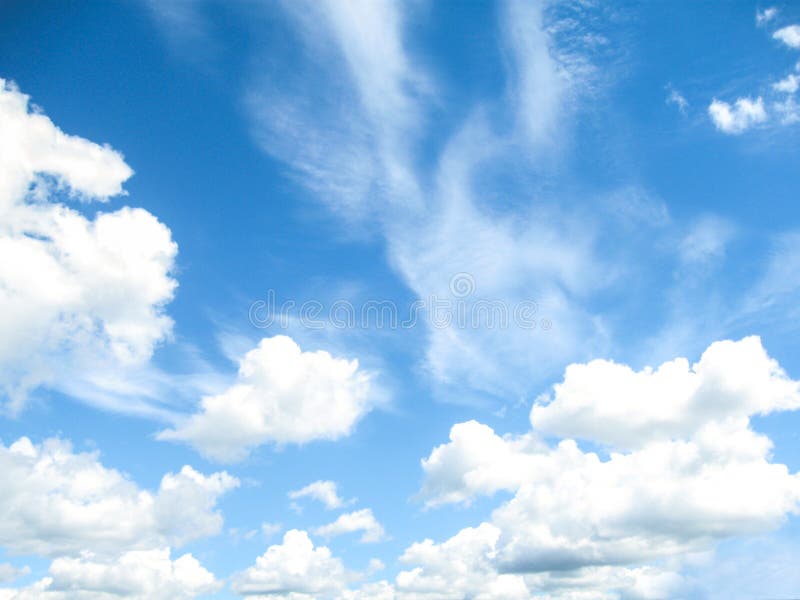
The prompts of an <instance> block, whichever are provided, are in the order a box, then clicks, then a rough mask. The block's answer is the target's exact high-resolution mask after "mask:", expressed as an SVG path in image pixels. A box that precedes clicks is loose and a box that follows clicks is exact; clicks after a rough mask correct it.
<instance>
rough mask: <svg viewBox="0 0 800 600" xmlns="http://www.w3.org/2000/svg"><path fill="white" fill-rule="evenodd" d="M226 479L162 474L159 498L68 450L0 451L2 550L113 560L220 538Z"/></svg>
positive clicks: (230, 482) (24, 446)
mask: <svg viewBox="0 0 800 600" xmlns="http://www.w3.org/2000/svg"><path fill="white" fill-rule="evenodd" d="M237 485H238V481H237V480H236V479H235V478H233V477H231V476H230V475H228V474H227V473H224V472H221V473H214V474H212V475H208V476H206V475H203V474H201V473H198V472H197V471H195V470H194V469H192V468H191V467H188V466H186V467H184V468H183V469H182V470H181V471H180V472H178V473H168V474H166V475H165V476H164V477H163V478H162V480H161V484H160V486H159V489H158V491H156V492H150V491H147V490H143V489H141V488H139V487H138V486H137V485H136V484H135V483H134V482H132V481H131V480H130V479H128V478H127V477H125V476H124V475H123V474H121V473H120V472H118V471H116V470H114V469H109V468H107V467H105V466H103V465H102V464H101V463H100V462H99V460H98V456H97V454H96V453H76V452H74V451H73V450H72V448H71V446H70V444H69V443H68V442H65V441H62V440H58V439H50V440H47V441H45V442H43V443H42V444H38V445H34V444H33V443H31V441H30V440H28V439H27V438H20V439H19V440H17V441H16V442H15V443H13V444H11V445H10V446H8V447H6V446H3V445H2V444H0V514H2V515H3V518H2V519H0V546H3V547H4V548H6V550H8V551H10V552H13V553H18V554H28V553H35V554H40V555H44V556H61V555H72V556H76V555H78V554H79V553H81V552H83V551H91V552H94V553H96V554H98V555H115V554H118V553H120V552H122V551H126V550H132V549H152V548H154V547H162V546H166V545H181V544H184V543H186V542H188V541H190V540H194V539H198V538H201V537H205V536H209V535H214V534H216V533H218V532H219V531H220V528H221V526H222V516H221V515H220V514H219V512H217V511H216V510H215V509H214V508H215V504H216V502H217V499H218V498H219V497H220V495H222V494H223V493H225V492H226V491H228V490H230V489H232V488H234V487H236V486H237Z"/></svg>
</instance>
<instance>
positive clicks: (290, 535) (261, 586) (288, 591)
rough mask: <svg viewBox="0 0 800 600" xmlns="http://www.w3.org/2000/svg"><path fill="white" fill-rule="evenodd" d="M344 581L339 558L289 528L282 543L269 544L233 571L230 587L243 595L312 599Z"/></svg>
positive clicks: (338, 587) (331, 591) (330, 592)
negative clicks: (252, 561) (241, 568)
mask: <svg viewBox="0 0 800 600" xmlns="http://www.w3.org/2000/svg"><path fill="white" fill-rule="evenodd" d="M347 581H348V579H347V574H346V572H345V568H344V565H343V564H342V561H341V560H340V559H338V558H335V557H334V556H332V554H331V551H330V550H329V549H328V548H326V547H325V546H320V547H317V548H315V547H314V543H313V542H312V541H311V539H310V538H309V537H308V534H307V533H306V532H305V531H300V530H297V529H292V530H290V531H287V532H286V533H285V534H284V536H283V543H282V544H276V545H274V546H270V547H269V548H268V549H267V551H266V552H265V553H264V554H263V555H262V556H259V557H258V558H257V559H256V563H255V565H253V566H252V567H250V568H248V569H246V570H244V571H242V572H240V573H237V574H235V575H234V576H233V578H232V583H231V588H232V589H233V591H234V592H237V593H238V594H241V595H243V596H258V595H262V596H267V597H269V598H276V599H286V600H313V599H314V598H318V597H327V595H334V594H336V593H337V592H339V591H340V590H342V589H344V588H345V586H346V585H347Z"/></svg>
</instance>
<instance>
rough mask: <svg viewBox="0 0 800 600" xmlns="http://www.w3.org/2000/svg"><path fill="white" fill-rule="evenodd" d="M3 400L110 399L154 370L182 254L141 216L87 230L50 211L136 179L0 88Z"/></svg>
mask: <svg viewBox="0 0 800 600" xmlns="http://www.w3.org/2000/svg"><path fill="white" fill-rule="evenodd" d="M0 130H2V131H3V137H2V140H0V215H1V216H2V218H0V254H2V255H3V256H9V257H10V256H13V257H14V260H6V261H3V263H2V266H0V339H2V343H0V390H2V395H3V396H5V398H6V399H8V402H7V404H6V407H5V408H6V409H7V410H11V411H12V412H13V411H17V410H19V409H20V408H21V407H22V406H23V404H24V402H25V400H26V398H27V395H28V392H29V391H30V390H31V389H34V388H36V387H37V386H39V385H42V384H45V385H49V386H52V387H55V388H58V389H61V390H62V391H69V390H75V389H78V388H80V387H81V385H84V386H88V387H99V388H101V389H103V384H104V381H103V380H104V378H105V377H106V376H107V373H110V372H114V373H116V374H117V375H116V376H117V377H118V376H119V373H120V372H124V370H125V369H126V368H129V367H132V366H135V365H141V364H143V363H144V362H146V361H147V359H148V358H149V357H150V355H151V354H152V352H153V350H154V348H155V346H156V345H157V344H158V343H159V342H160V341H162V340H164V339H166V338H167V337H168V336H169V334H170V331H171V327H172V321H171V320H170V319H169V318H168V317H167V316H166V315H165V314H164V305H165V304H166V303H167V302H169V301H170V300H171V298H172V296H173V293H174V290H175V287H176V285H177V284H176V282H175V280H174V279H172V278H171V277H170V273H171V271H172V268H173V262H174V258H175V254H176V252H177V246H176V244H175V243H174V242H173V241H172V239H171V235H170V231H169V229H167V227H165V226H164V225H163V224H161V223H160V222H159V221H158V220H157V219H156V218H155V217H154V216H152V215H151V214H150V213H148V212H147V211H145V210H142V209H132V208H127V207H125V208H122V209H120V210H117V211H115V212H107V213H99V214H98V215H97V216H96V217H94V218H93V219H87V218H86V217H84V216H82V215H81V214H80V213H79V212H77V211H75V210H72V209H70V208H68V207H67V206H65V205H64V204H62V203H59V202H57V201H55V198H56V197H57V196H58V197H61V196H62V192H69V193H70V196H71V197H72V198H73V199H78V200H81V201H88V200H91V199H97V200H101V201H106V200H108V198H109V197H111V196H114V195H118V194H121V193H122V184H123V182H124V181H126V180H127V179H128V178H129V177H130V176H131V175H132V173H133V171H132V170H131V169H130V167H128V165H126V164H125V162H124V160H123V158H122V156H121V155H120V154H119V153H117V152H115V151H114V150H112V149H111V148H109V147H108V146H99V145H97V144H94V143H92V142H89V141H87V140H85V139H83V138H80V137H76V136H70V135H66V134H64V133H63V132H62V131H61V130H59V129H58V128H57V127H56V126H55V125H54V124H53V123H52V122H51V121H50V120H49V119H48V118H47V117H46V116H45V115H43V114H41V113H39V112H36V111H33V112H32V111H31V109H30V108H29V99H28V97H27V96H25V95H24V94H22V93H20V92H19V91H18V90H17V89H16V88H15V87H14V86H13V85H12V84H10V83H8V82H6V81H5V80H2V79H0Z"/></svg>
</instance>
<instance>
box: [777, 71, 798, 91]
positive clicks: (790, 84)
mask: <svg viewBox="0 0 800 600" xmlns="http://www.w3.org/2000/svg"><path fill="white" fill-rule="evenodd" d="M772 87H773V88H774V89H775V90H776V91H778V92H784V93H786V94H794V93H795V92H796V91H797V90H798V89H800V75H795V74H794V73H789V74H788V75H787V76H786V77H784V78H783V79H781V80H780V81H778V82H777V83H774V84H772Z"/></svg>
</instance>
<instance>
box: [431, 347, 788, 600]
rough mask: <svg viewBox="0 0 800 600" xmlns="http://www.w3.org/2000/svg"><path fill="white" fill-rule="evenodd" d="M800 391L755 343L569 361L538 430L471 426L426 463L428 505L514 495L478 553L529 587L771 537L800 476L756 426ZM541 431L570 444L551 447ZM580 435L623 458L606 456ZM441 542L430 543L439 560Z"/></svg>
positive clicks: (537, 413)
mask: <svg viewBox="0 0 800 600" xmlns="http://www.w3.org/2000/svg"><path fill="white" fill-rule="evenodd" d="M799 386H800V384H798V382H795V381H792V380H791V379H789V378H788V377H787V375H786V374H785V373H784V371H783V370H782V369H781V368H780V366H779V365H778V364H777V363H776V362H775V361H774V360H773V359H771V358H770V357H769V356H768V355H767V353H766V352H765V350H764V349H763V347H762V345H761V343H760V340H759V339H758V338H755V337H751V338H745V339H743V340H741V341H738V342H733V341H723V342H716V343H714V344H712V345H711V346H710V347H709V348H708V349H707V350H706V352H704V353H703V355H702V357H701V358H700V360H699V361H698V362H697V363H695V364H694V365H692V366H691V367H690V365H689V362H688V361H687V360H686V359H676V360H674V361H670V362H667V363H664V364H663V365H661V366H660V367H659V368H657V369H650V368H647V369H644V370H641V371H634V370H632V369H630V367H628V366H625V365H619V364H616V363H613V362H609V361H600V360H598V361H592V362H590V363H587V364H575V365H570V366H569V367H568V368H567V369H566V372H565V375H564V380H563V381H562V382H561V383H559V384H557V385H556V386H554V391H553V395H552V397H550V398H542V399H541V400H540V401H538V402H537V403H536V404H535V405H534V407H533V409H532V411H531V423H532V425H533V430H532V431H531V432H529V433H526V434H523V435H516V436H505V437H501V436H498V435H497V434H496V433H494V431H492V430H491V429H490V428H488V427H487V426H485V425H480V424H478V423H475V422H469V423H462V424H457V425H455V426H454V427H453V429H452V431H451V434H450V442H449V443H447V444H444V445H442V446H440V447H438V448H436V449H434V450H433V452H432V453H431V455H430V456H429V457H428V458H427V459H426V460H424V461H423V469H424V470H425V475H426V479H425V483H424V485H423V488H422V491H421V495H422V496H423V497H424V498H425V499H426V500H427V501H428V503H429V504H434V505H435V504H442V503H446V502H465V501H468V499H470V498H471V497H473V496H475V495H481V494H483V495H490V494H492V493H494V492H496V491H499V490H506V491H509V492H511V493H513V497H512V498H511V500H509V501H507V502H505V503H503V504H501V505H500V506H499V507H498V508H497V509H496V510H495V511H494V512H493V514H492V517H491V520H490V521H489V522H487V523H484V524H483V525H481V527H482V528H483V529H482V532H483V536H482V538H481V539H482V540H483V541H482V542H481V543H482V544H483V547H484V551H483V554H481V556H485V557H488V558H486V560H487V561H488V562H486V563H485V564H488V565H490V567H491V570H493V572H496V573H518V574H520V575H524V576H525V581H526V585H527V586H528V587H529V589H531V590H536V589H539V588H540V586H544V588H542V589H546V588H547V586H550V585H552V584H553V582H552V581H548V578H550V577H552V576H553V574H554V573H564V574H565V577H562V578H561V584H562V585H563V584H565V582H566V581H568V579H569V578H575V579H576V581H577V580H582V578H586V577H589V575H591V576H592V577H595V576H599V574H600V573H601V571H600V570H603V569H609V568H611V567H615V568H616V567H618V566H619V567H624V569H625V570H624V571H619V570H615V571H613V573H612V572H611V571H604V573H605V575H604V577H606V578H607V577H612V576H613V577H612V579H614V578H619V577H622V579H624V580H626V581H628V580H630V578H631V577H633V574H634V573H636V572H639V573H640V574H642V573H644V572H643V571H641V569H652V568H653V565H652V564H648V563H652V562H653V561H658V560H663V559H666V558H676V557H677V558H680V557H682V556H686V555H688V554H691V553H695V552H703V551H707V550H709V549H710V548H713V547H714V545H715V543H716V542H718V541H720V540H723V539H726V538H730V537H734V536H747V535H755V534H759V533H763V532H766V531H770V530H774V529H776V528H778V527H779V526H780V525H781V524H782V523H783V522H784V521H785V519H786V518H787V516H788V515H790V514H795V513H797V512H798V510H799V509H800V475H798V474H793V473H791V472H790V471H789V470H788V468H787V467H786V466H785V465H782V464H777V463H773V462H771V448H772V443H771V441H770V440H769V439H768V438H767V437H766V436H764V435H761V434H759V433H756V432H755V431H753V430H752V429H751V428H750V424H749V418H750V417H751V416H753V415H764V414H769V413H771V412H776V411H786V410H795V409H797V408H798V407H800V387H799ZM543 434H547V435H555V436H558V437H562V438H564V439H562V440H561V441H560V442H558V443H557V444H556V445H555V446H552V447H551V446H549V445H546V444H544V442H543V441H541V439H539V437H538V436H539V435H543ZM573 438H580V439H585V440H587V441H590V442H592V443H594V444H600V445H610V446H612V447H613V448H616V450H612V451H611V452H610V453H609V454H608V455H607V456H606V457H605V458H604V457H603V456H602V455H601V454H598V453H597V452H590V451H585V450H583V449H582V448H581V447H580V446H579V445H578V443H577V442H575V441H574V439H573ZM465 531H466V530H465ZM475 531H476V530H474V529H473V530H469V534H465V536H464V537H465V538H470V536H474V535H475ZM459 535H460V534H459ZM454 539H457V538H454ZM445 544H447V542H444V543H443V544H441V545H436V544H434V543H433V542H428V543H427V545H428V546H429V547H430V548H432V549H435V552H440V551H443V547H444V545H445ZM452 545H457V544H456V543H455V542H453V544H452ZM478 545H480V544H478ZM470 547H471V548H473V547H474V544H472V545H470ZM487 548H488V549H487ZM464 551H465V552H472V550H464ZM431 552H434V550H431ZM435 552H434V554H435ZM465 560H467V559H466V558H465ZM469 560H470V561H471V563H470V564H472V563H474V562H475V561H474V560H473V559H469ZM482 560H483V559H482ZM450 562H452V561H450ZM487 568H488V567H487ZM637 569H638V570H639V571H636V570H637ZM423 571H424V569H423ZM467 571H468V569H465V572H467ZM653 573H656V574H657V575H658V576H657V577H656V581H660V582H661V583H664V584H665V585H666V584H669V585H685V584H687V582H686V581H683V579H682V578H681V577H680V576H678V575H677V574H676V573H674V572H669V570H668V571H666V572H663V573H658V572H657V570H656V571H653V572H651V575H652V574H653ZM654 576H655V575H654ZM626 578H627V579H626ZM590 579H591V577H590ZM634 579H635V577H634ZM631 581H632V580H631ZM629 583H630V581H629ZM651 583H652V581H651ZM575 585H576V586H577V587H578V588H580V587H581V586H582V585H583V584H581V585H578V584H577V583H576V584H575ZM615 585H616V584H615ZM625 585H628V584H625ZM631 585H633V584H631ZM636 585H638V586H639V587H642V586H644V585H645V584H644V583H642V582H641V581H640V582H639V583H637V584H636ZM648 585H649V584H648ZM567 587H569V586H567ZM623 587H624V586H623ZM645 587H647V586H645ZM588 589H591V586H590V587H589V588H588ZM603 589H608V590H613V589H616V588H615V587H614V585H611V584H610V583H607V584H604V585H603ZM643 589H644V588H643ZM626 593H628V592H626ZM669 596H670V594H665V595H660V596H659V595H654V596H642V597H669ZM610 597H615V596H610ZM634 597H636V596H634Z"/></svg>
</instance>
